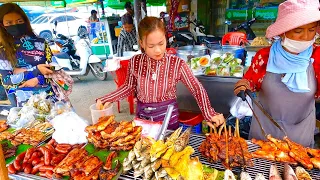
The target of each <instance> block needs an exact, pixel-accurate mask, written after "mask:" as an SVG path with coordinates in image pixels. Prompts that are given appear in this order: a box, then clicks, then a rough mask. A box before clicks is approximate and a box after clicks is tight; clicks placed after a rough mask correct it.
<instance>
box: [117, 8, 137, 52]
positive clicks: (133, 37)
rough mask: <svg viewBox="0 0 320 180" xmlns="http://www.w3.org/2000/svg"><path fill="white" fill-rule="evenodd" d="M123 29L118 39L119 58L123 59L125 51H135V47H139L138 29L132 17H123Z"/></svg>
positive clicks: (126, 15)
mask: <svg viewBox="0 0 320 180" xmlns="http://www.w3.org/2000/svg"><path fill="white" fill-rule="evenodd" d="M121 22H122V27H123V29H122V30H121V31H120V35H119V37H118V46H117V56H118V57H122V56H123V52H124V51H134V49H133V46H134V45H138V41H137V33H136V29H135V28H134V25H133V19H132V16H131V15H129V14H125V15H123V16H122V17H121Z"/></svg>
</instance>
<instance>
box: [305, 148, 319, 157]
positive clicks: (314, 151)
mask: <svg viewBox="0 0 320 180" xmlns="http://www.w3.org/2000/svg"><path fill="white" fill-rule="evenodd" d="M307 152H308V153H309V154H310V155H311V156H313V157H320V149H312V148H307Z"/></svg>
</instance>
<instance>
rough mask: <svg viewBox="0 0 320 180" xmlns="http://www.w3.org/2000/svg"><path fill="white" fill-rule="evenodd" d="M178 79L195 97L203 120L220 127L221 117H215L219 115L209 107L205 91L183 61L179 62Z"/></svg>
mask: <svg viewBox="0 0 320 180" xmlns="http://www.w3.org/2000/svg"><path fill="white" fill-rule="evenodd" d="M180 79H181V81H182V83H183V84H184V85H185V86H186V87H187V88H188V89H189V91H190V92H191V94H192V95H193V96H194V97H195V99H196V101H197V103H198V105H199V107H200V110H201V112H202V114H203V116H204V118H205V119H206V120H208V121H214V122H215V123H216V124H217V125H220V124H221V123H222V120H221V119H222V118H223V116H221V115H220V116H217V115H219V113H217V112H215V110H214V109H213V108H212V107H211V104H210V100H209V97H208V94H207V92H206V90H205V89H204V88H203V86H202V84H201V83H200V82H199V81H198V79H197V78H196V77H195V76H194V75H193V73H192V71H191V70H190V68H189V67H188V65H187V63H185V62H184V61H182V62H181V76H180ZM215 116H217V117H215Z"/></svg>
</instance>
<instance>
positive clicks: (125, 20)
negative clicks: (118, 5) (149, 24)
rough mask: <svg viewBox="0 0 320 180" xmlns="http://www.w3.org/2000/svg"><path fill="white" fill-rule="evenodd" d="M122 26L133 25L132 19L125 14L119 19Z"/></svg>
mask: <svg viewBox="0 0 320 180" xmlns="http://www.w3.org/2000/svg"><path fill="white" fill-rule="evenodd" d="M121 22H122V24H123V25H124V24H133V19H132V16H131V15H130V14H125V15H123V16H122V17H121Z"/></svg>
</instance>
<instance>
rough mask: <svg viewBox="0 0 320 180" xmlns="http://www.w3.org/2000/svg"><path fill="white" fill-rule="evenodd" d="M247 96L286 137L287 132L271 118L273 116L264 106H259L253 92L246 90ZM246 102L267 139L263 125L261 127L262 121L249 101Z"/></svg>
mask: <svg viewBox="0 0 320 180" xmlns="http://www.w3.org/2000/svg"><path fill="white" fill-rule="evenodd" d="M245 94H247V95H248V96H249V97H250V98H251V100H252V102H253V103H254V104H255V105H256V106H257V107H258V108H259V109H260V111H262V112H263V114H264V115H265V116H266V117H267V118H268V119H269V120H270V121H271V122H272V123H273V124H274V125H275V126H276V127H277V128H278V129H280V131H282V132H283V133H284V135H285V136H287V133H286V131H285V130H284V129H283V128H282V127H281V126H280V125H279V124H278V123H277V121H275V120H274V119H273V118H272V117H271V115H270V114H269V113H268V112H267V111H266V110H265V109H264V108H263V107H262V105H261V104H259V103H258V102H257V101H256V100H255V99H254V97H253V96H252V94H251V91H249V90H246V91H245ZM245 100H246V102H247V104H248V106H249V107H250V109H251V111H252V114H253V116H254V117H255V118H256V120H257V122H258V124H259V126H260V129H261V132H262V134H263V135H264V136H265V137H267V134H266V132H265V130H264V129H263V127H262V125H261V123H260V120H259V118H258V117H257V115H256V113H255V112H254V111H253V108H252V106H251V105H250V103H249V102H248V100H247V99H245Z"/></svg>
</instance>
